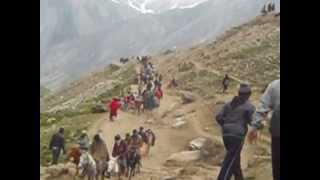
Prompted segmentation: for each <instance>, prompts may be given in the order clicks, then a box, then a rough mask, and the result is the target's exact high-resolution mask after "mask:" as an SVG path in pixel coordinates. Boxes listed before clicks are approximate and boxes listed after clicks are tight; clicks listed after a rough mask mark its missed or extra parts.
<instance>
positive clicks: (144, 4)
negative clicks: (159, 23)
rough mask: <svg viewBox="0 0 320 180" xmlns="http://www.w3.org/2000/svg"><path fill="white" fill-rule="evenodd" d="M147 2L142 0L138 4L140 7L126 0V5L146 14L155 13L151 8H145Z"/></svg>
mask: <svg viewBox="0 0 320 180" xmlns="http://www.w3.org/2000/svg"><path fill="white" fill-rule="evenodd" d="M147 4H148V0H146V1H144V2H143V3H142V4H140V7H137V6H136V5H134V3H133V1H132V0H128V5H129V6H130V7H132V8H133V9H135V10H137V11H139V12H141V13H142V14H146V13H152V14H153V13H155V12H154V11H153V10H151V9H146V5H147Z"/></svg>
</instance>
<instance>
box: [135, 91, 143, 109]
mask: <svg viewBox="0 0 320 180" xmlns="http://www.w3.org/2000/svg"><path fill="white" fill-rule="evenodd" d="M142 104H143V96H142V93H141V91H140V90H139V92H138V95H137V97H136V98H135V106H136V107H135V108H136V110H137V112H138V115H140V112H141V110H142Z"/></svg>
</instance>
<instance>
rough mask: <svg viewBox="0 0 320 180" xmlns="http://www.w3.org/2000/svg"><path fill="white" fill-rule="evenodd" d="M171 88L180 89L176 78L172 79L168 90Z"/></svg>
mask: <svg viewBox="0 0 320 180" xmlns="http://www.w3.org/2000/svg"><path fill="white" fill-rule="evenodd" d="M171 87H178V83H177V81H176V79H175V78H174V77H173V78H172V80H171V81H170V83H169V85H168V88H171Z"/></svg>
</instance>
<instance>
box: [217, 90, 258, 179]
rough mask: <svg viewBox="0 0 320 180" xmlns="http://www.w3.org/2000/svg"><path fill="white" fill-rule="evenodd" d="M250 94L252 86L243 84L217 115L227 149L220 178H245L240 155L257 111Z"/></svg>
mask: <svg viewBox="0 0 320 180" xmlns="http://www.w3.org/2000/svg"><path fill="white" fill-rule="evenodd" d="M250 95H251V89H250V87H249V86H248V85H246V84H241V85H240V89H239V92H238V96H235V97H234V98H233V99H232V100H231V102H228V103H226V104H225V105H224V106H223V108H222V110H221V111H220V112H219V113H218V114H217V116H216V120H217V122H218V124H219V125H220V126H221V127H222V134H223V142H224V146H225V148H226V151H227V153H226V155H225V158H224V161H223V164H222V168H221V170H220V173H219V176H218V180H230V179H231V176H232V175H234V177H235V180H243V179H244V177H243V174H242V170H241V165H240V162H241V160H240V155H241V151H242V147H243V143H244V140H245V137H246V134H247V130H248V125H249V124H250V123H251V121H252V118H253V114H254V111H255V107H254V106H253V105H252V104H251V103H250V102H249V97H250Z"/></svg>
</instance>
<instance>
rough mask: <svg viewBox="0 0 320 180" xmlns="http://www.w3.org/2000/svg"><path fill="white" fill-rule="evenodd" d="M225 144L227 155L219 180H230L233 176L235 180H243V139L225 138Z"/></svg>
mask: <svg viewBox="0 0 320 180" xmlns="http://www.w3.org/2000/svg"><path fill="white" fill-rule="evenodd" d="M223 142H224V146H225V148H226V150H227V153H226V156H225V158H224V161H223V164H222V167H221V170H220V173H219V176H218V180H230V179H231V176H232V175H234V177H235V180H243V174H242V170H241V164H240V162H241V159H240V155H241V150H242V147H243V139H242V138H240V137H234V136H224V137H223Z"/></svg>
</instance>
